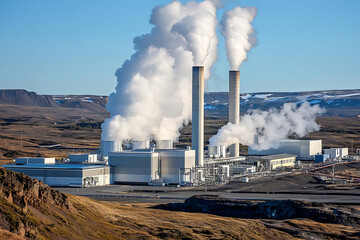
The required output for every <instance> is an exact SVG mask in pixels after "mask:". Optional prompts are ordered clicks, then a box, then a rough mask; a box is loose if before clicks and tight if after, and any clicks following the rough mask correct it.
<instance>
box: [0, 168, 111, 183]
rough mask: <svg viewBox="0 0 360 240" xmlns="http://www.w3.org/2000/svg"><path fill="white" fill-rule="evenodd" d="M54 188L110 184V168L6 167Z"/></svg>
mask: <svg viewBox="0 0 360 240" xmlns="http://www.w3.org/2000/svg"><path fill="white" fill-rule="evenodd" d="M3 167H4V168H6V169H9V170H12V171H14V172H18V173H24V174H26V175H28V176H29V177H31V178H34V179H37V180H39V181H42V182H44V183H45V184H47V185H49V186H52V187H90V186H103V185H108V184H110V168H109V167H108V166H104V165H73V164H25V165H4V166H3Z"/></svg>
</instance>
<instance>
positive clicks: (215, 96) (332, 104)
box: [205, 89, 360, 117]
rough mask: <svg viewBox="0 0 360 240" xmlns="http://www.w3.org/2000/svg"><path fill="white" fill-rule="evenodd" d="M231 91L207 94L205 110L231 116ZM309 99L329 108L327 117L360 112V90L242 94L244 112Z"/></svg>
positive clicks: (241, 104) (241, 101) (348, 115)
mask: <svg viewBox="0 0 360 240" xmlns="http://www.w3.org/2000/svg"><path fill="white" fill-rule="evenodd" d="M228 98H229V97H228V93H226V92H223V93H205V113H206V114H207V115H209V116H227V115H228V102H229V99H228ZM304 102H309V103H310V104H311V105H315V104H318V105H320V106H321V107H323V108H325V109H326V113H325V114H324V115H325V116H340V117H357V116H358V115H360V89H354V90H331V91H310V92H262V93H246V94H242V95H241V96H240V109H241V114H245V113H246V112H247V111H249V110H252V109H260V110H268V109H269V108H280V107H281V106H282V105H283V104H284V103H295V104H297V105H300V104H302V103H304Z"/></svg>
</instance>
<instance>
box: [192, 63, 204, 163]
mask: <svg viewBox="0 0 360 240" xmlns="http://www.w3.org/2000/svg"><path fill="white" fill-rule="evenodd" d="M191 143H192V149H194V150H195V164H196V165H198V166H203V161H204V67H203V66H194V67H193V71H192V141H191Z"/></svg>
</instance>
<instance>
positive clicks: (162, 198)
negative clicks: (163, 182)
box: [57, 185, 360, 204]
mask: <svg viewBox="0 0 360 240" xmlns="http://www.w3.org/2000/svg"><path fill="white" fill-rule="evenodd" d="M57 189H58V190H60V191H62V192H64V193H68V194H73V195H80V196H87V197H93V198H96V199H103V200H119V201H136V202H159V203H164V202H174V201H176V202H181V201H184V200H185V199H186V198H189V197H192V196H194V195H200V194H211V195H219V196H222V197H225V198H231V199H239V200H287V199H296V200H305V201H312V202H323V203H348V204H351V203H355V204H360V196H351V195H331V194H326V195H325V194H321V193H319V194H290V193H281V194H279V193H277V194H266V193H230V192H205V191H195V190H194V189H192V188H190V189H187V190H186V191H184V189H183V188H173V187H156V186H123V185H111V186H102V187H92V188H57Z"/></svg>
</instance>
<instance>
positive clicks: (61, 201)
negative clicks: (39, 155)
mask: <svg viewBox="0 0 360 240" xmlns="http://www.w3.org/2000/svg"><path fill="white" fill-rule="evenodd" d="M241 236H246V237H245V238H248V239H293V238H292V237H291V236H290V235H289V234H286V233H284V232H281V231H278V230H275V229H271V228H267V227H265V226H264V225H263V224H260V223H259V222H257V221H252V220H237V219H231V218H219V217H217V216H211V215H207V214H200V215H199V214H191V213H175V214H174V213H169V212H168V211H163V210H156V209H151V208H148V205H146V204H139V205H136V204H124V203H117V202H98V201H95V200H91V199H88V198H84V197H76V196H71V195H65V194H63V193H61V192H59V191H56V190H54V189H52V188H50V187H49V186H47V185H45V184H43V183H42V182H39V181H37V180H33V179H31V178H29V177H27V176H25V175H24V174H18V173H14V172H11V171H8V170H5V169H2V168H0V239H8V238H10V239H209V238H214V239H223V238H226V239H239V238H240V237H241Z"/></svg>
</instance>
